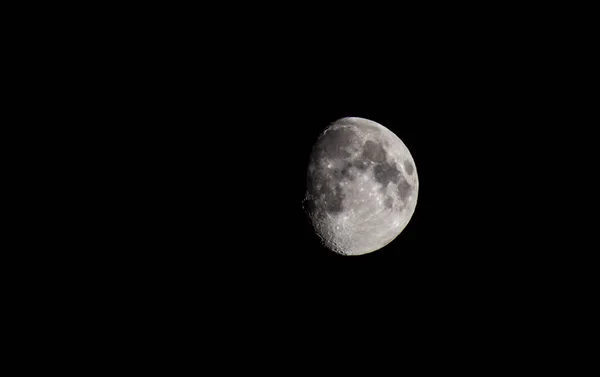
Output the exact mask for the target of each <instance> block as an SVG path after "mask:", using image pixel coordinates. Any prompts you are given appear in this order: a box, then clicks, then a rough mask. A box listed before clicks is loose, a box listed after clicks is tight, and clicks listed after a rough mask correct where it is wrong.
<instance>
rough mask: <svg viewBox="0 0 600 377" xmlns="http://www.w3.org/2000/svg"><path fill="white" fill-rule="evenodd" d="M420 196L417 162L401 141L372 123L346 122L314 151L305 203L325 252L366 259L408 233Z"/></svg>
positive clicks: (336, 124) (327, 132)
mask: <svg viewBox="0 0 600 377" xmlns="http://www.w3.org/2000/svg"><path fill="white" fill-rule="evenodd" d="M418 191H419V179H418V177H417V168H416V167H415V162H414V160H413V158H412V156H411V154H410V152H409V151H408V148H407V147H406V145H404V143H403V142H402V140H400V138H398V136H396V135H395V134H394V133H393V132H391V131H390V130H388V129H387V128H385V127H384V126H382V125H380V124H378V123H376V122H373V121H370V120H368V119H363V118H343V119H339V120H337V121H335V122H334V123H333V124H331V125H330V126H329V127H327V128H326V129H325V130H324V132H323V133H322V134H321V135H320V136H319V138H318V140H317V142H316V143H315V145H314V146H313V150H312V153H311V156H310V163H309V166H308V173H307V192H306V198H305V202H304V203H305V209H306V211H307V213H308V215H309V218H310V221H311V223H312V225H313V227H314V229H315V231H316V233H317V234H318V235H319V237H320V238H321V240H322V241H323V243H324V244H325V246H327V247H328V248H329V249H330V250H332V251H334V252H336V253H339V254H342V255H362V254H367V253H370V252H373V251H375V250H378V249H380V248H382V247H384V246H385V245H387V244H388V243H390V242H392V241H393V240H394V239H395V238H396V237H397V236H398V235H399V234H400V233H401V232H402V231H403V230H404V228H405V227H406V225H407V224H408V222H409V221H410V219H411V217H412V215H413V213H414V211H415V206H416V203H417V195H418Z"/></svg>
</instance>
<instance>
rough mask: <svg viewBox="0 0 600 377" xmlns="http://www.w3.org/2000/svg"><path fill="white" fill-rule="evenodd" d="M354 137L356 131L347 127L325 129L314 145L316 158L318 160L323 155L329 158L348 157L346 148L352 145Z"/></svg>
mask: <svg viewBox="0 0 600 377" xmlns="http://www.w3.org/2000/svg"><path fill="white" fill-rule="evenodd" d="M356 137H357V136H356V133H355V132H354V131H352V130H350V129H348V128H337V129H333V130H329V131H327V132H326V133H325V134H324V135H323V136H322V137H321V139H319V141H318V142H317V144H316V146H315V148H316V149H315V153H316V158H317V159H318V160H320V159H322V158H324V157H329V158H331V159H338V158H348V157H350V153H349V152H348V151H347V150H346V149H347V148H348V147H349V146H350V145H352V143H353V142H354V140H356Z"/></svg>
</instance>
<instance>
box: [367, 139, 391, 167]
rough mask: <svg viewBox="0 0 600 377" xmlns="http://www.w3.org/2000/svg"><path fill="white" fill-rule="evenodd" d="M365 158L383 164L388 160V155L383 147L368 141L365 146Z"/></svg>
mask: <svg viewBox="0 0 600 377" xmlns="http://www.w3.org/2000/svg"><path fill="white" fill-rule="evenodd" d="M362 154H363V157H364V158H366V159H367V160H371V161H373V162H383V161H385V160H386V157H387V154H386V152H385V148H383V145H381V144H379V143H376V142H374V141H371V140H367V141H366V142H365V144H364V145H363V153H362Z"/></svg>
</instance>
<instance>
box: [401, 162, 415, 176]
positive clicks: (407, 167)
mask: <svg viewBox="0 0 600 377" xmlns="http://www.w3.org/2000/svg"><path fill="white" fill-rule="evenodd" d="M404 170H406V174H408V175H412V174H413V173H414V171H415V167H414V166H413V164H411V163H410V161H408V160H405V161H404Z"/></svg>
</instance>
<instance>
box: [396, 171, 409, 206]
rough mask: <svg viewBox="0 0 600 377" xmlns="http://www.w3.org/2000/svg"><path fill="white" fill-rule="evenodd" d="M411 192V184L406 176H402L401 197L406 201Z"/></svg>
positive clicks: (399, 192) (399, 187) (400, 184)
mask: <svg viewBox="0 0 600 377" xmlns="http://www.w3.org/2000/svg"><path fill="white" fill-rule="evenodd" d="M411 193H412V187H411V185H410V184H409V183H408V182H407V181H406V179H404V177H402V179H401V180H400V182H399V183H398V195H400V199H402V201H405V200H406V198H408V197H409V196H410V194H411Z"/></svg>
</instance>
